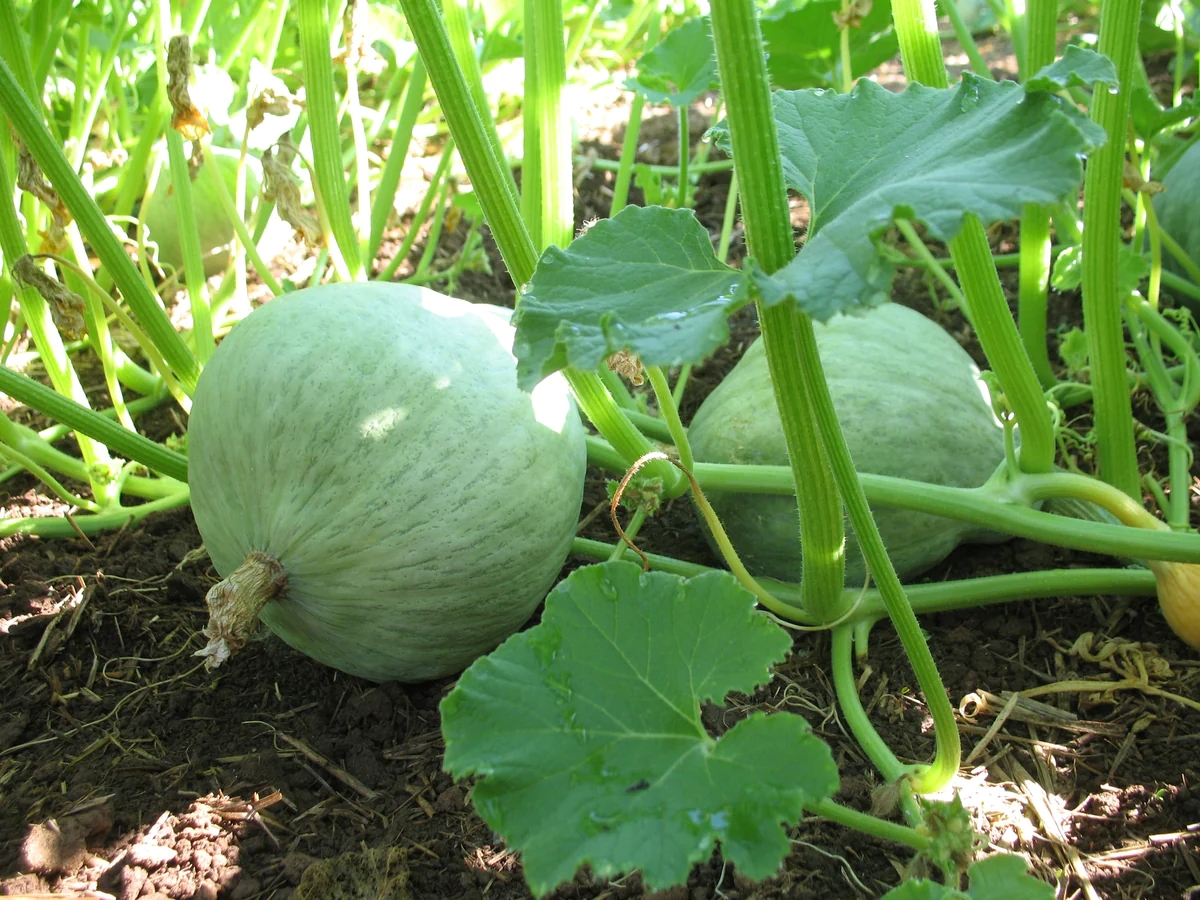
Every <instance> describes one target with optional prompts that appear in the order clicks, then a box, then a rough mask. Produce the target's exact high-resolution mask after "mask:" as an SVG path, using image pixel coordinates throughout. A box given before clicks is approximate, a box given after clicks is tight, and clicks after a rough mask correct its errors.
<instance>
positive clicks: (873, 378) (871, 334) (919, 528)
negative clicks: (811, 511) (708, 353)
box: [688, 303, 1004, 586]
mask: <svg viewBox="0 0 1200 900" xmlns="http://www.w3.org/2000/svg"><path fill="white" fill-rule="evenodd" d="M815 329H816V338H817V347H818V350H819V352H820V354H821V362H822V364H823V365H824V368H825V376H826V380H827V381H828V383H829V390H830V394H831V395H832V398H833V405H834V408H835V409H836V410H837V414H838V419H839V421H840V422H841V426H842V431H843V433H844V434H845V436H846V443H847V445H848V446H849V448H850V455H851V457H852V458H853V459H854V464H855V468H856V469H857V470H858V471H859V472H870V473H873V474H877V475H891V476H895V477H900V478H910V479H914V480H917V481H924V482H928V483H930V484H940V485H950V486H954V487H978V486H979V485H981V484H983V483H984V482H985V481H986V480H987V479H988V477H989V476H990V475H991V474H992V473H993V472H994V471H995V470H996V468H997V467H998V466H999V464H1000V463H1001V462H1003V460H1004V432H1003V429H1002V427H1001V426H1000V423H999V422H998V421H997V419H996V417H995V415H994V414H993V412H992V409H991V405H990V402H989V401H988V399H987V393H986V391H987V389H986V387H985V385H984V384H983V382H982V381H981V380H980V378H979V372H978V369H977V368H976V366H975V364H974V363H973V362H972V360H971V357H970V356H969V355H968V354H967V353H966V351H965V350H963V349H962V347H960V346H959V345H958V343H957V342H956V341H955V340H954V339H953V338H952V337H950V335H948V334H946V332H945V331H943V330H942V329H941V328H940V327H938V326H937V325H936V324H935V323H934V322H932V321H930V320H929V319H927V318H925V317H924V316H922V315H921V314H920V313H917V312H915V311H913V310H911V309H908V308H906V307H903V306H899V305H897V304H893V303H889V304H885V305H884V306H881V307H879V308H877V309H874V310H871V311H870V312H868V313H866V314H865V315H845V316H837V317H835V318H833V319H831V320H830V321H829V322H828V323H827V324H824V325H822V324H820V323H815ZM688 436H689V439H690V442H691V445H692V450H693V452H694V453H695V457H696V459H697V460H698V461H700V462H714V463H742V464H747V465H787V464H788V458H787V448H786V446H785V444H784V439H783V426H782V425H781V423H780V420H779V411H778V409H777V408H776V406H775V394H774V391H773V389H772V386H771V376H770V372H769V371H768V369H767V357H766V351H765V349H764V347H763V344H762V340H761V338H760V339H759V340H757V341H755V342H754V343H753V344H752V345H751V346H750V348H749V349H748V350H747V351H746V354H745V356H744V357H743V358H742V359H741V361H740V362H739V363H738V364H737V365H736V366H735V367H734V368H733V370H732V371H730V373H729V374H728V375H727V376H726V377H725V380H724V381H722V383H721V384H720V385H719V386H718V387H717V388H716V390H714V391H713V392H712V394H710V395H709V396H708V398H707V399H706V400H705V401H704V403H703V404H702V405H701V407H700V409H699V410H698V411H697V412H696V415H695V417H694V419H693V420H692V423H691V427H690V428H689V429H688ZM708 498H709V500H710V501H711V502H712V505H713V507H714V508H715V509H716V511H717V515H718V516H719V517H720V519H721V522H722V524H723V525H724V527H725V529H726V531H727V532H728V533H729V536H730V539H731V540H732V541H733V545H734V548H735V549H736V550H737V552H738V554H739V555H740V556H741V558H742V561H743V562H744V563H745V564H746V567H747V568H748V569H749V570H750V572H751V573H752V574H754V575H764V576H769V577H772V578H778V579H782V580H785V581H798V580H799V579H800V570H801V559H800V543H799V541H798V539H797V535H798V531H799V513H798V512H797V508H796V501H795V499H794V498H792V497H781V496H767V495H762V494H736V493H725V492H711V493H709V494H708ZM873 512H874V514H875V521H876V523H877V524H878V525H879V531H880V534H881V536H882V537H883V541H884V544H885V545H886V546H887V548H888V553H889V555H890V556H891V558H892V562H893V564H894V565H895V566H896V570H897V573H898V574H899V575H900V577H901V578H911V577H913V576H915V575H918V574H919V573H921V572H923V571H925V570H926V569H928V568H929V567H930V566H933V565H935V564H936V563H938V562H940V561H941V560H942V559H944V558H945V557H946V556H947V555H948V554H949V553H950V551H951V550H953V549H954V548H955V547H956V546H957V545H958V544H959V543H961V542H963V541H965V540H971V539H980V538H984V537H985V536H987V537H991V536H992V535H991V534H990V533H987V532H983V531H981V530H980V529H978V528H976V527H975V526H972V525H967V524H963V523H960V522H955V521H953V520H950V519H945V518H941V517H938V516H930V515H926V514H924V513H916V512H908V511H905V510H899V509H888V508H884V507H875V508H874V509H873ZM864 577H865V566H864V563H863V559H862V553H861V551H860V550H859V547H858V542H857V540H856V539H855V537H854V533H853V529H851V528H850V527H849V522H847V546H846V583H847V584H848V585H854V586H860V585H861V584H862V583H863V579H864Z"/></svg>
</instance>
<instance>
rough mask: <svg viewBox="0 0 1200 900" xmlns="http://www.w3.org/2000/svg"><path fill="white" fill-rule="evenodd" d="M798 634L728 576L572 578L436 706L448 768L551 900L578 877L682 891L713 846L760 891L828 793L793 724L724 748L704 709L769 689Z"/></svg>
mask: <svg viewBox="0 0 1200 900" xmlns="http://www.w3.org/2000/svg"><path fill="white" fill-rule="evenodd" d="M790 647H791V638H790V637H789V636H788V635H787V634H786V633H785V632H784V631H783V630H782V629H781V628H779V627H778V626H777V625H775V624H774V623H772V622H771V620H770V619H768V618H767V617H766V616H764V615H762V614H761V613H759V612H756V611H755V609H754V598H753V597H752V596H751V595H750V594H749V593H748V592H746V591H744V590H743V589H742V588H741V587H740V586H738V584H737V583H736V581H735V580H734V579H733V577H732V576H731V575H729V574H728V573H726V572H712V573H706V574H704V575H701V576H698V577H696V578H693V579H683V578H680V577H678V576H674V575H668V574H665V573H662V572H650V573H643V572H642V571H641V570H640V568H639V567H638V566H635V565H634V564H632V563H629V562H610V563H606V564H603V565H594V566H587V567H586V568H582V569H578V570H576V571H575V572H573V573H572V574H571V575H570V577H568V578H567V579H566V580H565V581H563V582H562V583H560V584H559V585H558V587H556V588H555V589H554V590H553V591H551V592H550V595H549V596H548V597H547V598H546V608H545V612H544V614H543V615H542V620H541V624H539V625H537V626H536V627H534V628H532V629H530V630H528V631H526V632H524V633H522V634H519V635H517V636H515V637H513V638H510V639H509V640H508V641H506V642H505V643H504V644H503V645H502V646H501V647H500V648H499V649H498V650H496V651H494V652H493V653H492V654H491V655H490V656H486V657H484V658H483V659H480V660H478V661H476V662H475V663H474V664H473V665H472V666H471V668H470V669H468V670H467V671H466V673H464V674H463V676H462V678H460V679H459V682H458V684H457V686H456V687H455V688H454V690H453V691H452V692H451V693H450V694H449V696H447V697H446V699H445V700H444V701H443V702H442V730H443V734H444V736H445V740H446V757H445V764H446V768H447V769H448V770H450V771H451V772H453V773H454V775H455V776H456V777H462V776H466V775H470V774H475V775H478V776H481V777H480V780H479V781H477V782H476V784H475V787H474V788H473V790H472V799H473V801H474V803H475V808H476V810H477V811H478V812H479V814H480V816H482V817H483V819H484V821H486V822H487V823H488V825H490V826H491V827H492V828H494V829H495V830H496V831H497V832H499V833H500V834H501V835H502V836H503V837H504V839H505V841H506V843H507V844H508V845H509V846H510V847H512V848H514V849H517V850H519V851H520V852H521V853H522V855H523V863H524V867H525V876H526V879H527V881H528V882H529V885H530V887H531V889H532V890H533V891H534V893H536V894H539V895H541V894H545V893H546V892H548V891H549V890H551V889H552V888H553V887H554V886H555V885H557V884H559V883H560V882H562V881H565V880H567V879H569V878H571V877H572V876H573V874H574V873H575V871H576V870H577V869H578V868H579V867H580V866H582V865H583V864H584V863H589V864H590V865H591V868H592V871H593V873H594V874H595V875H597V876H599V877H604V876H610V875H613V874H615V873H617V872H628V871H631V870H633V869H640V870H641V872H642V877H643V878H644V880H645V881H646V883H647V884H648V885H650V886H652V887H664V886H667V885H671V884H680V883H683V882H684V881H685V880H686V878H687V875H688V871H689V870H690V868H691V866H692V865H693V864H694V863H696V862H698V861H701V860H705V859H707V858H708V857H709V856H710V855H711V854H712V851H713V849H714V847H715V846H716V844H717V843H718V842H719V843H720V846H721V850H722V853H723V855H724V857H725V858H726V859H727V860H729V861H730V862H733V863H734V864H735V865H737V867H738V869H739V870H740V871H742V872H744V873H745V874H746V875H748V876H750V877H751V878H763V877H766V876H768V875H770V874H771V873H772V872H773V871H775V869H776V868H777V867H778V865H779V863H780V861H781V860H782V859H783V857H784V856H785V855H786V853H787V852H788V845H789V842H788V839H787V835H786V833H785V832H784V830H783V828H782V827H781V823H783V822H794V821H796V820H797V819H798V817H799V816H800V813H801V808H802V804H803V803H804V802H805V801H806V800H807V801H812V800H814V799H819V798H822V797H826V796H828V795H829V794H831V793H832V792H834V791H835V790H836V789H837V784H838V779H837V769H836V767H835V765H834V763H833V758H832V756H831V754H830V752H829V748H828V747H827V746H826V745H825V744H824V743H823V742H822V741H821V740H820V739H818V738H817V737H815V736H814V735H813V734H812V733H811V731H810V730H809V727H808V724H807V723H806V722H805V721H804V720H803V719H801V718H800V717H798V716H794V715H791V714H776V715H772V716H766V715H761V714H756V715H754V716H751V717H750V718H748V719H745V720H744V721H742V722H739V723H738V724H737V725H735V726H734V727H733V728H731V729H730V730H729V731H728V732H726V733H725V735H724V736H722V737H721V738H719V739H715V740H714V739H713V738H711V737H709V736H708V735H707V733H706V732H705V730H704V725H703V723H702V722H701V718H700V703H701V702H703V701H705V700H716V701H719V700H720V699H721V698H723V697H724V696H725V694H726V693H728V692H729V691H731V690H736V691H751V690H753V688H754V687H755V686H756V685H759V684H762V683H764V682H766V681H767V680H768V679H769V678H770V667H771V666H772V665H773V664H774V663H776V662H778V661H780V660H782V659H783V658H784V655H785V654H786V653H787V651H788V649H789V648H790Z"/></svg>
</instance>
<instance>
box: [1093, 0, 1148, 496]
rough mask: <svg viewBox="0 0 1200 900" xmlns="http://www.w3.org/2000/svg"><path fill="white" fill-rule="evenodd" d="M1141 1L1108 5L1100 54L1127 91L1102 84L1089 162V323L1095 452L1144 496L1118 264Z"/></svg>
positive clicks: (1109, 475)
mask: <svg viewBox="0 0 1200 900" xmlns="http://www.w3.org/2000/svg"><path fill="white" fill-rule="evenodd" d="M1141 8H1142V3H1141V0H1104V5H1103V6H1102V7H1101V10H1100V43H1099V45H1098V46H1097V48H1096V49H1097V50H1098V51H1099V52H1100V53H1103V54H1104V55H1105V56H1107V57H1108V58H1109V59H1111V60H1112V63H1113V66H1114V67H1115V68H1116V71H1117V79H1118V81H1119V82H1120V90H1119V91H1116V92H1113V91H1111V90H1106V89H1105V87H1104V86H1103V85H1097V87H1096V90H1095V93H1094V94H1093V96H1092V119H1093V121H1095V122H1096V123H1097V124H1098V125H1100V126H1101V127H1102V128H1103V129H1104V130H1105V132H1106V133H1107V134H1108V140H1107V141H1106V142H1105V143H1104V146H1102V147H1100V148H1099V149H1097V150H1094V151H1093V152H1092V154H1091V156H1089V157H1088V163H1087V171H1086V172H1085V177H1084V183H1083V324H1084V334H1085V335H1086V337H1087V347H1088V365H1089V373H1090V375H1091V382H1092V385H1093V394H1092V407H1093V410H1094V413H1095V422H1096V424H1095V430H1096V451H1097V456H1098V459H1099V469H1100V473H1099V474H1100V477H1101V478H1103V479H1104V480H1105V481H1107V482H1108V483H1109V484H1111V485H1114V486H1115V487H1118V488H1120V489H1121V490H1123V491H1124V492H1125V493H1127V494H1129V496H1131V497H1140V496H1141V490H1140V476H1139V474H1138V465H1137V449H1136V446H1135V444H1134V437H1133V408H1132V404H1131V402H1130V396H1129V389H1128V387H1127V385H1126V381H1125V369H1126V360H1125V332H1124V327H1123V323H1122V320H1121V296H1120V289H1119V287H1118V283H1119V279H1118V277H1117V276H1118V273H1117V259H1118V255H1119V251H1120V249H1121V185H1122V180H1123V176H1124V166H1125V126H1126V120H1127V119H1128V117H1129V96H1130V87H1131V83H1132V80H1133V72H1134V62H1135V56H1136V53H1137V34H1138V20H1139V16H1140V14H1141Z"/></svg>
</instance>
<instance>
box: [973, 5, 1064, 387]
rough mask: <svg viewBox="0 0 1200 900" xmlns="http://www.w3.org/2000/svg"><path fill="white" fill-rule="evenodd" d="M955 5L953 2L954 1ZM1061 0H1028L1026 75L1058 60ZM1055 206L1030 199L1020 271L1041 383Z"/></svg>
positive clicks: (1022, 324)
mask: <svg viewBox="0 0 1200 900" xmlns="http://www.w3.org/2000/svg"><path fill="white" fill-rule="evenodd" d="M950 5H952V6H953V4H950ZM1057 17H1058V2H1057V0H1028V4H1027V6H1026V11H1025V38H1026V43H1025V72H1024V78H1026V79H1027V78H1028V77H1030V76H1031V74H1036V73H1037V72H1039V71H1040V70H1042V68H1044V67H1045V66H1049V65H1050V64H1051V62H1054V59H1055V55H1056V52H1057V46H1056V43H1057V38H1058V34H1057V29H1056V24H1057ZM1051 212H1052V209H1051V208H1050V206H1044V205H1040V204H1033V203H1031V204H1026V206H1025V209H1024V210H1021V247H1020V257H1021V271H1020V287H1019V288H1018V301H1016V325H1018V330H1019V331H1020V334H1021V342H1022V343H1024V344H1025V352H1026V353H1027V354H1028V356H1030V362H1032V364H1033V371H1034V372H1036V373H1037V376H1038V382H1039V383H1040V384H1042V388H1043V389H1045V390H1049V389H1050V388H1054V386H1055V384H1056V379H1055V374H1054V370H1052V368H1051V367H1050V353H1049V348H1048V347H1046V300H1048V296H1049V287H1050V252H1051V247H1050V216H1051Z"/></svg>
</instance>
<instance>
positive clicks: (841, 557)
mask: <svg viewBox="0 0 1200 900" xmlns="http://www.w3.org/2000/svg"><path fill="white" fill-rule="evenodd" d="M712 31H713V41H714V43H715V45H716V51H717V65H718V69H719V70H720V74H721V84H722V90H723V92H724V95H725V101H726V104H727V110H728V119H729V132H730V139H731V141H732V143H733V160H734V171H735V172H736V174H737V177H738V184H739V186H740V196H741V203H742V214H743V218H744V220H745V226H746V241H747V244H748V246H749V248H750V252H751V254H752V255H753V256H754V257H755V259H756V260H757V262H758V264H759V265H760V266H761V267H762V268H763V270H764V271H765V272H767V273H770V272H774V271H777V270H779V269H781V268H783V267H784V266H786V265H787V264H788V263H790V262H791V261H792V259H793V258H794V257H795V255H796V245H795V238H794V237H793V234H792V226H791V217H790V213H789V210H788V204H787V190H786V187H785V183H784V178H783V167H782V161H781V158H780V154H779V137H778V134H777V132H776V130H775V118H774V111H773V107H772V101H771V91H770V79H769V78H768V76H767V69H766V57H765V55H764V53H763V45H762V36H761V34H760V32H759V27H758V19H757V16H756V8H755V4H754V3H753V0H730V2H724V3H719V4H715V5H714V6H713V9H712ZM759 323H760V325H761V327H762V336H763V344H764V347H765V349H766V352H767V364H768V367H769V368H770V372H771V380H772V383H773V384H774V385H775V397H776V403H777V405H778V407H779V414H780V420H781V422H782V424H783V433H784V439H785V442H786V444H787V450H788V459H789V460H790V462H791V468H792V476H793V480H794V483H795V486H796V501H797V506H798V507H799V512H800V518H799V522H798V532H799V533H802V534H803V535H804V538H803V542H802V543H801V553H802V559H803V570H804V578H803V583H802V591H803V594H804V599H803V604H802V605H803V607H804V609H805V610H807V611H808V612H809V613H811V614H812V615H813V616H814V617H816V618H817V619H818V621H819V622H821V623H822V624H825V623H828V622H832V621H835V620H836V619H838V618H839V617H840V616H841V615H842V613H844V612H845V608H844V607H843V606H842V597H841V594H842V587H843V583H844V578H845V541H846V537H845V524H844V522H843V520H842V504H841V498H839V496H838V487H839V485H838V484H837V483H836V482H835V480H834V477H833V473H832V471H831V465H830V464H831V460H830V459H829V458H828V457H829V455H832V454H835V453H837V452H843V453H844V452H845V443H844V441H843V442H842V443H841V445H840V447H839V448H838V449H834V448H831V447H830V445H829V444H828V443H823V439H824V438H826V435H825V434H824V432H822V431H818V430H817V429H816V428H815V427H814V424H815V423H816V421H817V420H818V418H819V415H818V411H819V408H820V406H821V404H822V403H825V404H828V403H829V402H830V401H829V392H828V388H827V387H826V386H825V382H824V374H823V373H822V371H821V363H820V358H819V357H818V355H817V349H816V340H815V337H814V335H813V327H812V320H811V319H809V318H808V316H806V315H804V314H803V313H802V312H800V311H799V310H798V309H796V307H795V305H794V304H783V305H779V306H775V307H771V308H768V307H766V306H765V305H764V304H761V303H760V304H759ZM806 363H807V364H808V365H806ZM818 381H819V382H820V383H819V384H818V383H817V382H818ZM827 412H828V410H827ZM833 423H834V428H835V430H837V431H838V434H839V436H840V433H841V431H840V427H839V426H838V425H837V420H836V417H835V418H833ZM798 536H799V535H798ZM883 565H888V563H887V561H886V557H885V559H884V562H883ZM872 570H874V568H873V567H872Z"/></svg>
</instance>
